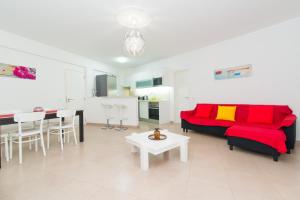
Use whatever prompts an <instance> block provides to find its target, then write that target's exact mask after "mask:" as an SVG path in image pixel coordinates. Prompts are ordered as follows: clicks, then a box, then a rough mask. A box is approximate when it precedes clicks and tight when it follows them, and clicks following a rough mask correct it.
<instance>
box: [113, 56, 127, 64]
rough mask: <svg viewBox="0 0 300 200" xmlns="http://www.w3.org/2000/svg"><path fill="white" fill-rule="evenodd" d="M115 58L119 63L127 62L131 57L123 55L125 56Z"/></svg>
mask: <svg viewBox="0 0 300 200" xmlns="http://www.w3.org/2000/svg"><path fill="white" fill-rule="evenodd" d="M115 60H116V61H117V62H118V63H126V62H128V61H129V59H128V58H127V57H123V56H121V57H117V58H116V59H115Z"/></svg>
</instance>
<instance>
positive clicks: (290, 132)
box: [181, 119, 296, 161]
mask: <svg viewBox="0 0 300 200" xmlns="http://www.w3.org/2000/svg"><path fill="white" fill-rule="evenodd" d="M181 128H182V129H183V132H186V133H187V132H188V131H189V130H193V131H196V132H201V133H209V134H212V135H216V136H219V137H223V138H226V136H225V132H226V130H227V127H220V126H201V125H195V124H191V123H189V122H187V121H185V120H183V119H182V120H181ZM283 131H284V133H285V134H286V137H287V141H286V147H287V153H288V154H290V153H291V150H292V149H294V147H295V141H296V122H295V123H294V124H293V125H291V126H290V127H286V128H283ZM228 145H229V147H230V149H231V150H232V149H233V146H237V147H240V148H245V149H248V150H252V151H256V152H259V153H264V154H267V155H272V156H273V159H274V161H278V157H279V155H280V153H278V152H277V150H275V149H274V148H272V147H270V146H267V145H265V144H262V143H259V142H256V141H253V140H247V139H243V138H237V137H230V138H228Z"/></svg>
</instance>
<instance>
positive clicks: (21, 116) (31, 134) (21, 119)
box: [10, 112, 46, 164]
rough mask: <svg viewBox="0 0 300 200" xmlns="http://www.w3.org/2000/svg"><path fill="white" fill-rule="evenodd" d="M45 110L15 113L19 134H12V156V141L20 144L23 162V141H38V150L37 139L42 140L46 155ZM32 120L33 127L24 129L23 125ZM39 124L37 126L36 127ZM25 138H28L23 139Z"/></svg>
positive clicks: (20, 155) (20, 157)
mask: <svg viewBox="0 0 300 200" xmlns="http://www.w3.org/2000/svg"><path fill="white" fill-rule="evenodd" d="M45 115H46V114H45V112H31V113H17V114H15V115H14V121H15V122H17V123H18V131H17V134H10V157H11V158H12V150H13V148H12V143H18V144H19V162H20V164H21V163H22V159H23V156H22V148H23V146H22V144H23V143H30V144H31V142H34V141H35V143H36V151H37V148H38V144H37V141H38V140H40V142H41V147H42V150H43V154H44V156H46V151H45V146H44V137H43V122H44V118H45ZM28 122H32V123H34V124H35V126H33V128H32V129H29V130H27V129H24V128H23V125H24V124H26V123H28ZM36 126H37V127H36ZM23 138H28V139H27V140H23Z"/></svg>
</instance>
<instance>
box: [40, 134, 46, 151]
mask: <svg viewBox="0 0 300 200" xmlns="http://www.w3.org/2000/svg"><path fill="white" fill-rule="evenodd" d="M40 141H41V146H42V150H43V154H44V156H46V151H45V144H44V136H43V132H41V133H40Z"/></svg>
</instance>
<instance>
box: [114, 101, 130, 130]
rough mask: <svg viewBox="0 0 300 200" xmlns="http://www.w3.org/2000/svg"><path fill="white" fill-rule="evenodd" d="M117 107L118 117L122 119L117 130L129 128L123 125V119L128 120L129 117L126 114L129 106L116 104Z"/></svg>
mask: <svg viewBox="0 0 300 200" xmlns="http://www.w3.org/2000/svg"><path fill="white" fill-rule="evenodd" d="M115 107H116V108H117V111H118V119H119V120H120V125H119V127H117V128H116V129H115V130H117V131H122V130H127V129H128V128H127V127H124V126H123V121H124V120H127V118H126V117H125V116H124V113H125V110H126V109H127V106H126V105H124V104H115Z"/></svg>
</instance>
